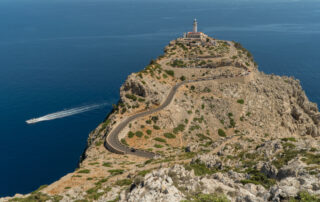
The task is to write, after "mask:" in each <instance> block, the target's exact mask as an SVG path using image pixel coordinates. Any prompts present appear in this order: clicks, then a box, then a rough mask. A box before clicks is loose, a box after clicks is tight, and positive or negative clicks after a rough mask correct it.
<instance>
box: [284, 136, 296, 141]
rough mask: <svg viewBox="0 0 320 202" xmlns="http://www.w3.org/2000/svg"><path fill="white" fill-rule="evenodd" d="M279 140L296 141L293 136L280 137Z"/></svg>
mask: <svg viewBox="0 0 320 202" xmlns="http://www.w3.org/2000/svg"><path fill="white" fill-rule="evenodd" d="M281 141H284V142H288V141H291V142H296V141H297V140H296V138H294V137H285V138H282V139H281Z"/></svg>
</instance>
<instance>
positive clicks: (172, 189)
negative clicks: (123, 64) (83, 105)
mask: <svg viewBox="0 0 320 202" xmlns="http://www.w3.org/2000/svg"><path fill="white" fill-rule="evenodd" d="M186 81H188V82H186ZM180 82H186V83H184V84H183V85H181V86H180V87H179V88H178V89H177V91H176V92H175V94H174V97H173V100H172V101H171V102H170V104H169V105H168V106H167V107H165V108H164V109H162V110H160V111H157V112H155V113H152V114H148V115H146V116H144V117H139V118H137V119H134V120H133V121H131V122H130V123H129V124H128V125H127V126H126V127H125V128H124V129H123V130H122V131H121V132H120V133H119V135H118V137H119V140H120V141H121V143H122V144H124V145H128V147H130V148H135V149H140V150H147V151H152V152H154V153H155V154H157V158H154V159H146V158H143V157H139V156H135V155H131V154H130V155H129V154H127V155H119V154H114V153H111V152H109V151H108V150H106V148H105V147H104V145H105V144H106V142H105V141H106V137H107V136H108V134H110V132H111V131H112V130H114V129H115V128H116V127H117V126H118V125H119V124H120V123H121V122H123V120H125V119H126V118H128V117H130V116H132V115H135V114H137V113H140V112H144V111H150V110H152V109H156V108H158V107H159V106H161V105H162V103H164V102H165V101H166V99H167V97H168V95H169V93H170V91H171V89H172V88H173V87H174V86H175V85H177V84H179V83H180ZM120 97H121V99H120V101H119V103H118V104H117V105H116V106H115V107H114V110H113V111H112V113H110V114H109V115H108V117H107V118H106V119H105V121H104V122H103V123H101V124H100V125H99V126H98V127H97V128H96V129H95V130H94V131H92V132H91V133H90V135H89V138H88V144H87V148H86V151H85V152H84V154H83V156H82V161H81V163H80V165H79V168H78V169H77V170H76V171H74V172H73V173H70V174H68V175H66V176H64V177H63V178H61V179H60V180H59V181H57V182H55V183H53V184H51V185H49V186H47V187H43V188H41V190H38V191H37V192H35V193H32V194H29V195H26V196H16V198H19V197H20V200H22V199H23V198H25V199H26V198H27V199H28V197H29V198H32V197H42V198H43V199H45V200H49V199H51V200H55V199H57V200H58V199H59V200H62V201H75V200H88V201H108V200H113V201H117V200H120V201H146V202H147V201H180V200H186V201H189V200H193V201H215V200H220V201H283V200H292V201H295V200H297V201H299V200H302V201H303V200H304V199H306V200H307V199H309V201H312V200H313V201H316V200H319V199H317V196H319V195H320V138H319V136H320V128H319V126H320V113H319V111H318V108H317V105H316V104H315V103H311V102H310V101H309V100H308V98H307V97H306V95H305V93H304V91H303V90H302V88H301V86H300V83H299V81H298V80H296V79H294V78H291V77H285V76H284V77H280V76H276V75H267V74H264V73H262V72H259V71H258V69H257V64H256V63H255V62H254V60H253V57H252V55H251V54H250V52H248V51H247V50H246V49H244V48H243V47H242V46H241V45H240V44H238V43H236V42H230V41H222V40H216V39H213V38H210V37H207V38H206V39H205V40H203V41H202V42H201V43H193V42H192V41H191V42H190V41H187V40H184V39H177V40H174V41H171V42H170V44H169V45H168V46H167V47H165V52H164V55H162V56H160V57H158V58H157V59H156V60H152V61H151V62H150V65H148V66H147V67H145V68H144V69H143V70H142V71H140V72H137V73H133V74H131V75H130V76H129V77H128V78H127V80H126V82H125V83H124V84H123V86H122V87H121V89H120ZM133 151H134V150H133ZM9 199H10V198H5V199H2V200H9Z"/></svg>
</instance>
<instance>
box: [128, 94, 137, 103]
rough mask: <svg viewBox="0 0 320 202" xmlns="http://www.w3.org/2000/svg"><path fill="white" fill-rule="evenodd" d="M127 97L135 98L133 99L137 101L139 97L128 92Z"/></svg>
mask: <svg viewBox="0 0 320 202" xmlns="http://www.w3.org/2000/svg"><path fill="white" fill-rule="evenodd" d="M126 98H128V99H130V100H133V101H136V100H137V97H136V96H135V95H133V94H126Z"/></svg>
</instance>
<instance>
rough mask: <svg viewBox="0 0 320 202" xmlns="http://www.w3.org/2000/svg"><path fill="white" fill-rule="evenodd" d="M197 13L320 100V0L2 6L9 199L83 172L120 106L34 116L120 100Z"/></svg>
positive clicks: (0, 82) (4, 169)
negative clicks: (93, 135)
mask: <svg viewBox="0 0 320 202" xmlns="http://www.w3.org/2000/svg"><path fill="white" fill-rule="evenodd" d="M194 17H197V19H198V22H199V30H200V31H204V32H206V33H207V34H209V35H210V36H213V37H216V38H220V39H228V40H236V41H239V42H241V43H242V44H243V45H244V46H245V47H246V48H248V49H249V50H250V51H251V52H252V53H253V54H254V56H255V59H256V60H257V62H258V64H259V65H260V70H263V71H264V72H267V73H275V74H280V75H293V76H295V77H297V78H299V79H300V80H301V83H302V85H303V87H304V89H305V90H306V92H307V94H308V96H309V98H310V99H311V100H312V101H314V102H317V103H320V97H319V95H320V88H318V86H319V85H320V80H319V76H320V75H319V74H320V71H319V67H320V59H319V52H320V24H319V20H320V3H303V2H296V3H273V4H262V3H232V2H229V3H213V2H211V3H208V2H206V3H205V2H202V3H201V2H198V3H192V2H187V3H183V2H180V3H170V4H169V3H146V2H133V1H127V2H117V3H115V2H104V1H96V2H90V1H89V0H87V1H74V2H58V1H55V2H52V3H49V2H41V1H40V2H36V1H32V0H30V1H28V2H25V1H21V2H17V1H16V2H13V1H1V2H0V25H1V26H0V120H1V122H0V126H1V132H0V159H1V166H0V196H6V195H13V194H14V193H17V192H19V193H27V192H30V191H32V190H34V189H36V188H38V187H39V186H40V185H42V184H49V183H51V182H53V181H55V180H57V179H59V178H60V177H62V176H63V175H64V174H66V173H68V172H71V171H73V170H74V169H75V168H76V166H77V163H78V159H79V156H80V155H81V153H82V152H83V150H84V148H85V144H86V139H87V136H88V133H89V132H90V131H91V130H93V129H94V128H95V127H96V126H97V125H98V124H99V123H100V122H101V121H102V120H103V119H104V118H105V116H106V114H107V113H108V112H109V111H110V109H111V107H110V105H107V106H106V107H103V108H100V109H97V110H93V111H90V112H86V113H82V114H77V115H74V116H70V117H66V118H63V119H56V120H52V121H47V122H40V123H37V124H34V125H27V124H26V123H25V120H27V119H30V118H34V117H39V116H42V115H46V114H49V113H52V112H57V111H60V110H63V109H66V108H74V107H79V106H84V105H90V104H95V103H102V102H108V103H110V104H111V103H115V102H116V101H117V99H118V98H119V95H118V94H119V87H120V85H121V84H122V83H123V82H124V80H125V79H126V77H127V75H128V74H130V73H131V72H135V71H138V70H140V69H142V68H143V67H144V66H145V65H146V64H148V62H149V61H150V59H151V58H155V57H156V56H157V55H159V54H161V53H162V50H163V47H164V46H165V45H166V44H167V43H168V42H169V41H170V40H172V39H174V38H176V37H178V36H180V35H181V33H182V32H185V31H189V30H190V29H191V25H192V20H193V18H194Z"/></svg>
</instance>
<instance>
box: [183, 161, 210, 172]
mask: <svg viewBox="0 0 320 202" xmlns="http://www.w3.org/2000/svg"><path fill="white" fill-rule="evenodd" d="M185 168H186V170H191V169H192V170H193V171H194V174H195V175H196V176H204V175H207V174H208V175H211V174H214V173H216V170H215V169H210V168H208V167H207V166H206V165H205V164H204V163H201V162H200V161H199V160H196V161H195V162H193V163H191V164H190V165H186V166H185Z"/></svg>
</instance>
